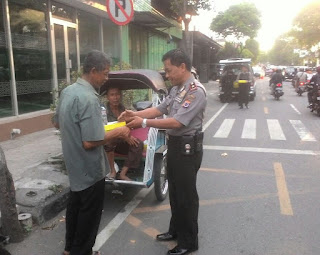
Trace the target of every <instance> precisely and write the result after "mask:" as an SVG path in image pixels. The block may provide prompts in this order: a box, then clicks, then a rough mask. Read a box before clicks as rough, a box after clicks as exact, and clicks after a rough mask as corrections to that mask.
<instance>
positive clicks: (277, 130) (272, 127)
mask: <svg viewBox="0 0 320 255" xmlns="http://www.w3.org/2000/svg"><path fill="white" fill-rule="evenodd" d="M267 123H268V129H269V134H270V138H271V139H272V140H286V137H285V135H284V133H283V131H282V128H281V126H280V123H279V121H278V120H274V119H267Z"/></svg>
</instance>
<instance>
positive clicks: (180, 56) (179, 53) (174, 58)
mask: <svg viewBox="0 0 320 255" xmlns="http://www.w3.org/2000/svg"><path fill="white" fill-rule="evenodd" d="M167 59H170V62H171V64H172V65H174V66H180V65H181V64H182V63H184V64H185V65H186V68H187V70H188V71H190V72H191V60H190V58H189V56H188V55H187V54H186V53H185V52H184V51H183V50H181V49H173V50H170V51H168V52H167V53H166V54H164V55H163V57H162V62H164V61H166V60H167Z"/></svg>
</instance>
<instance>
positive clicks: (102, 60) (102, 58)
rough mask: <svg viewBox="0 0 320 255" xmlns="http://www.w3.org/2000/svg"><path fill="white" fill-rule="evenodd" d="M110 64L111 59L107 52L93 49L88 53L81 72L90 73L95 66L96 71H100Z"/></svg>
mask: <svg viewBox="0 0 320 255" xmlns="http://www.w3.org/2000/svg"><path fill="white" fill-rule="evenodd" d="M110 65H111V61H110V59H109V57H108V55H107V54H105V53H103V52H101V51H98V50H93V51H91V52H89V53H88V55H87V56H86V58H85V60H84V63H83V74H88V73H90V71H91V69H92V68H95V69H96V70H97V71H99V72H101V71H103V70H104V69H106V68H107V66H110Z"/></svg>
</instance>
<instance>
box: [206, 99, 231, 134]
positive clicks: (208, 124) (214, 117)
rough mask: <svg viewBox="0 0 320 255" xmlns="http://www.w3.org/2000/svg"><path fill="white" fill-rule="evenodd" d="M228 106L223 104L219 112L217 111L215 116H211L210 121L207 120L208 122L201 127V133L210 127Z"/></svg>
mask: <svg viewBox="0 0 320 255" xmlns="http://www.w3.org/2000/svg"><path fill="white" fill-rule="evenodd" d="M228 104H229V103H225V104H224V105H223V106H222V107H221V108H220V110H219V111H218V112H217V113H216V114H215V115H213V116H212V118H211V119H210V120H208V122H207V123H206V124H205V125H204V126H203V129H202V131H203V132H204V131H205V130H206V129H207V128H208V127H209V126H210V125H211V123H212V122H213V121H214V120H215V119H216V118H217V117H218V116H219V114H220V113H221V112H222V111H223V110H224V108H226V107H227V105H228Z"/></svg>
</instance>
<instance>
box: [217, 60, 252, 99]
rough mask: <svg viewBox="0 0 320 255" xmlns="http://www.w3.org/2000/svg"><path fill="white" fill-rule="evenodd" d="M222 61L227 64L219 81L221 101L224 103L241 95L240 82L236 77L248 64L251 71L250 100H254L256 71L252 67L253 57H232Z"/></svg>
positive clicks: (221, 61)
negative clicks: (238, 82)
mask: <svg viewBox="0 0 320 255" xmlns="http://www.w3.org/2000/svg"><path fill="white" fill-rule="evenodd" d="M220 63H221V64H224V65H225V66H224V68H223V74H222V77H221V79H220V82H219V83H220V84H219V98H220V101H221V102H222V103H224V102H228V101H230V100H232V99H237V97H238V95H239V84H237V82H236V79H237V76H238V74H239V73H240V72H241V69H242V67H243V66H246V67H247V68H248V70H249V73H250V81H249V83H250V90H249V99H250V101H253V100H254V98H255V96H256V82H255V76H254V72H253V69H252V67H251V59H248V58H231V59H225V60H220Z"/></svg>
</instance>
